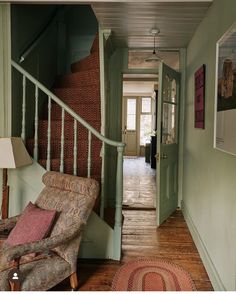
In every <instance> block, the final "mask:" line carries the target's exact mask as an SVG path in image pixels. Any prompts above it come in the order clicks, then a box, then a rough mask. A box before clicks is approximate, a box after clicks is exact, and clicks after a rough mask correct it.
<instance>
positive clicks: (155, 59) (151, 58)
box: [145, 28, 162, 62]
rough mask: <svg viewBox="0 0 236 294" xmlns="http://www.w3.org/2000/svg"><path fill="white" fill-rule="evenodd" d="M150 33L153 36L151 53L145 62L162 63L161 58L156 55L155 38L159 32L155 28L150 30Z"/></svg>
mask: <svg viewBox="0 0 236 294" xmlns="http://www.w3.org/2000/svg"><path fill="white" fill-rule="evenodd" d="M150 33H151V34H152V35H153V52H152V55H150V56H149V57H147V58H146V59H145V61H146V62H159V61H162V58H161V57H160V56H159V55H158V54H157V53H156V42H155V40H156V36H157V35H158V34H159V33H160V30H159V29H157V28H153V29H151V31H150Z"/></svg>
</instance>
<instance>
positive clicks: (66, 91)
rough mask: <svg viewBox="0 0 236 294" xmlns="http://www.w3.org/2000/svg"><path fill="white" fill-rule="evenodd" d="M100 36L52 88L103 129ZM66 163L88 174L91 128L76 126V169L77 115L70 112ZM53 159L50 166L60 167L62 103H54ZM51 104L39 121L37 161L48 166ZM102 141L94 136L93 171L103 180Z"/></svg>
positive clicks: (68, 167)
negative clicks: (49, 110) (75, 152)
mask: <svg viewBox="0 0 236 294" xmlns="http://www.w3.org/2000/svg"><path fill="white" fill-rule="evenodd" d="M98 44H99V40H98V35H97V36H96V37H95V40H94V42H93V44H92V47H91V50H90V52H91V54H90V55H89V56H88V57H86V58H84V59H82V60H80V61H78V62H76V63H73V64H72V65H71V71H72V73H70V74H67V75H63V76H60V77H58V78H57V79H56V81H55V83H54V88H53V90H52V92H53V93H54V94H55V95H56V96H57V97H59V98H60V99H61V100H62V101H63V102H64V103H66V104H67V105H68V106H69V107H70V108H71V109H72V110H74V112H75V113H77V114H78V115H79V116H81V117H82V118H83V119H85V120H86V122H87V123H89V124H90V125H91V126H92V127H93V128H94V129H95V130H97V131H98V132H100V129H101V109H100V105H101V101H100V69H99V46H98ZM64 120H65V121H64V137H65V140H64V164H63V172H64V173H67V174H76V175H78V176H82V177H86V176H87V173H88V169H87V159H88V130H87V129H86V128H85V127H83V126H82V125H79V126H78V127H77V139H78V141H77V152H78V154H79V157H78V158H77V165H76V171H75V170H74V158H73V157H74V119H73V117H72V116H71V115H69V114H68V113H67V114H65V117H64ZM50 124H51V126H50V127H51V160H50V170H53V171H60V157H61V133H62V112H61V107H60V106H59V105H58V104H57V103H55V102H52V104H51V120H50ZM47 130H48V107H47V105H45V107H44V109H43V111H42V114H41V115H40V119H39V122H38V148H39V149H38V162H39V164H41V165H42V166H43V167H44V168H47V146H48V139H47V137H48V133H47ZM27 147H28V150H29V152H30V154H31V155H32V156H33V154H34V138H31V139H28V140H27ZM101 147H102V142H101V141H100V140H98V139H97V138H96V137H94V138H92V149H93V151H92V154H91V162H92V166H91V174H90V176H91V177H92V178H94V179H96V180H98V181H101V165H102V159H101V157H100V151H101Z"/></svg>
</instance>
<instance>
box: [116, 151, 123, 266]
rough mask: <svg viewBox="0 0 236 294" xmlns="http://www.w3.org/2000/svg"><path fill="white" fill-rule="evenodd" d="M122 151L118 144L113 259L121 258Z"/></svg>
mask: <svg viewBox="0 0 236 294" xmlns="http://www.w3.org/2000/svg"><path fill="white" fill-rule="evenodd" d="M123 151H124V146H118V147H117V152H118V157H117V173H116V213H115V227H114V231H115V232H114V233H115V234H114V235H115V238H114V255H113V256H114V259H115V260H120V258H121V241H122V240H121V238H122V201H123Z"/></svg>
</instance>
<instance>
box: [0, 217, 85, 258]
mask: <svg viewBox="0 0 236 294" xmlns="http://www.w3.org/2000/svg"><path fill="white" fill-rule="evenodd" d="M83 225H84V222H81V223H80V224H79V223H77V224H74V225H72V226H71V227H70V229H69V230H68V229H67V230H66V231H64V232H62V233H60V234H58V235H55V236H52V237H48V238H45V239H43V240H39V241H35V242H30V243H26V244H21V245H15V246H12V247H9V248H7V249H6V250H5V251H4V252H3V254H2V257H3V258H4V261H5V262H4V261H1V262H4V263H7V262H10V261H11V260H16V259H19V258H21V257H22V256H23V255H26V254H29V253H37V252H41V251H46V250H49V249H53V248H55V247H57V246H59V245H62V244H63V243H66V242H68V241H70V240H72V239H73V238H74V237H75V236H77V235H78V233H79V232H80V231H81V230H82V227H83Z"/></svg>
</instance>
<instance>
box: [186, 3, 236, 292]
mask: <svg viewBox="0 0 236 294" xmlns="http://www.w3.org/2000/svg"><path fill="white" fill-rule="evenodd" d="M235 11H236V1H235V0H227V1H222V0H214V2H213V4H212V6H211V7H210V9H209V11H208V13H207V15H206V17H205V19H204V20H203V21H202V23H201V24H200V26H199V27H198V29H197V31H196V33H195V35H194V37H193V38H192V40H191V42H190V44H189V46H188V48H187V73H186V82H187V83H186V87H187V88H186V117H185V129H184V132H185V140H184V175H183V177H184V182H183V201H184V205H185V207H186V209H187V210H188V213H189V216H190V218H191V220H192V222H193V225H194V226H195V229H196V230H197V232H198V234H199V236H200V238H201V241H202V243H203V246H205V250H206V252H207V253H208V258H210V259H209V260H210V261H211V262H212V265H213V267H214V268H215V270H216V273H217V274H218V275H219V278H220V280H221V282H222V284H223V285H224V287H225V289H227V290H236V288H235V287H236V282H235V281H236V250H235V248H236V221H235V210H236V180H235V170H236V157H235V156H232V155H229V154H226V153H223V152H220V151H218V150H215V149H213V134H214V99H215V65H216V61H215V58H216V42H217V40H218V39H219V38H220V37H221V35H222V34H223V33H224V32H225V31H226V30H227V29H228V28H229V27H230V26H231V25H232V23H233V22H235V21H236V13H235ZM203 63H204V64H206V96H205V101H206V102H205V107H206V114H205V119H206V124H205V130H200V129H195V128H194V72H195V71H196V70H197V69H198V68H199V67H200V66H201V65H202V64H203Z"/></svg>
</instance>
